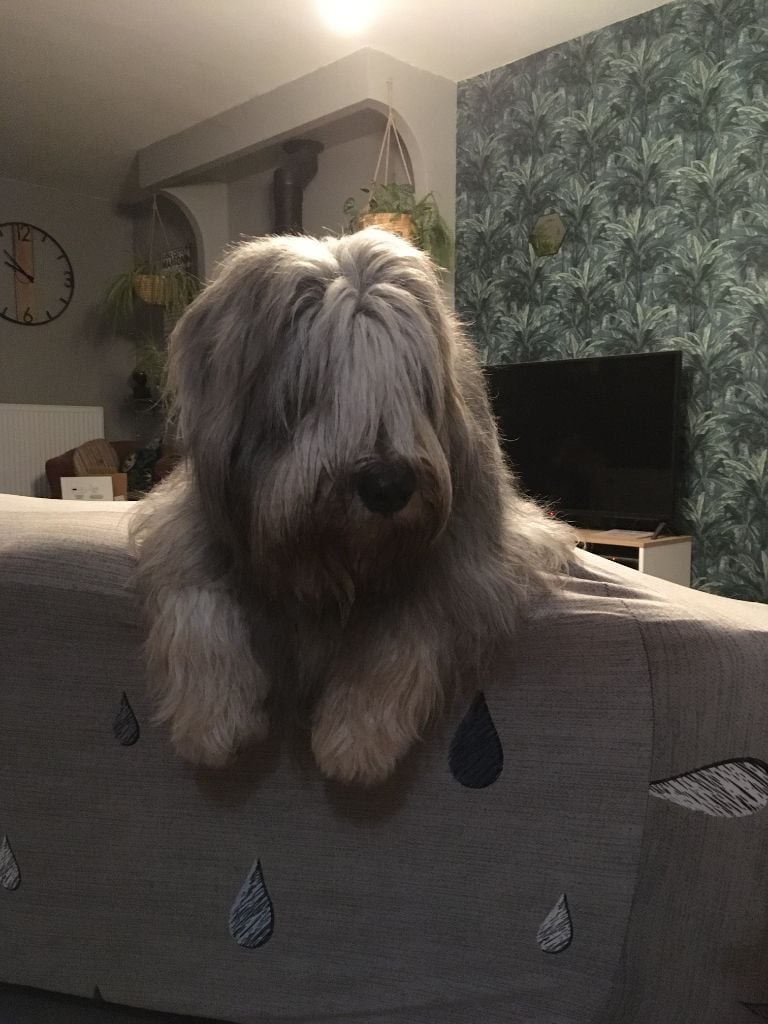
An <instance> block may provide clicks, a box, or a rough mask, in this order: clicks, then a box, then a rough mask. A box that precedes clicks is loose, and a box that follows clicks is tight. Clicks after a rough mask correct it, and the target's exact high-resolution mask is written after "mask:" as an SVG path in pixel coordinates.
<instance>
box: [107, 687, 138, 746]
mask: <svg viewBox="0 0 768 1024" xmlns="http://www.w3.org/2000/svg"><path fill="white" fill-rule="evenodd" d="M112 732H113V734H114V737H115V739H116V740H117V742H118V743H120V744H122V746H124V747H131V746H133V744H134V743H136V741H137V740H138V738H139V735H140V732H141V730H140V729H139V723H138V721H137V720H136V715H134V713H133V708H132V707H131V705H130V702H129V700H128V696H127V694H125V693H123V696H122V699H121V701H120V707H119V708H118V711H117V715H116V716H115V720H114V722H113V723H112Z"/></svg>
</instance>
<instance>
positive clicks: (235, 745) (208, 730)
mask: <svg viewBox="0 0 768 1024" xmlns="http://www.w3.org/2000/svg"><path fill="white" fill-rule="evenodd" d="M268 732H269V717H268V715H267V713H266V712H265V711H264V710H263V709H260V710H259V711H258V712H257V713H255V714H254V716H253V718H252V719H250V720H249V721H248V723H247V725H246V723H242V722H240V723H237V725H236V726H232V725H229V727H227V728H224V727H223V726H221V725H220V726H219V727H218V728H216V727H215V726H214V725H213V724H212V723H211V722H207V723H206V722H203V723H201V725H200V726H199V727H198V728H196V729H192V728H189V727H188V728H186V729H182V728H181V727H180V726H178V725H176V726H175V727H174V728H172V730H171V742H172V744H173V748H174V750H175V751H176V753H177V754H178V755H179V757H182V758H183V759H184V760H185V761H189V762H190V763H191V764H196V765H200V766H201V767H205V768H225V767H226V766H227V765H228V764H230V763H231V762H232V761H234V759H235V758H236V757H237V754H238V753H239V751H240V750H241V749H242V748H243V747H245V746H248V745H249V744H251V743H259V742H261V741H262V740H263V739H265V738H266V736H267V733H268Z"/></svg>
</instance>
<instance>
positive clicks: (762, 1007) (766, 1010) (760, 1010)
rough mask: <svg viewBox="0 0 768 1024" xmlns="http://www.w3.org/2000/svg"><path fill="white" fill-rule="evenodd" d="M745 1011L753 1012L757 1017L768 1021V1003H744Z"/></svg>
mask: <svg viewBox="0 0 768 1024" xmlns="http://www.w3.org/2000/svg"><path fill="white" fill-rule="evenodd" d="M741 1005H742V1006H743V1007H744V1008H745V1009H747V1010H751V1011H752V1013H754V1015H755V1016H756V1017H760V1018H762V1020H768V1003H742V1004H741Z"/></svg>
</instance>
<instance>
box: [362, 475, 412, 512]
mask: <svg viewBox="0 0 768 1024" xmlns="http://www.w3.org/2000/svg"><path fill="white" fill-rule="evenodd" d="M355 487H356V488H357V493H358V494H359V495H360V500H361V501H362V503H363V504H364V505H365V507H366V508H367V509H368V510H369V511H371V512H378V513H379V514H380V515H382V516H387V515H392V513H393V512H399V511H400V509H401V508H405V506H406V505H407V504H408V502H409V501H410V500H411V496H412V494H413V492H414V491H415V490H416V474H415V473H414V471H413V470H412V469H411V467H410V466H409V465H407V463H405V462H374V463H372V464H371V465H370V466H366V467H365V469H361V470H360V472H359V473H357V475H356V476H355Z"/></svg>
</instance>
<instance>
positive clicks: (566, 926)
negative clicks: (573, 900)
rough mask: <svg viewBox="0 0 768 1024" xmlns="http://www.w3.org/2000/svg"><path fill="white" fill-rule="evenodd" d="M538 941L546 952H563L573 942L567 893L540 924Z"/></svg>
mask: <svg viewBox="0 0 768 1024" xmlns="http://www.w3.org/2000/svg"><path fill="white" fill-rule="evenodd" d="M536 941H537V942H538V944H539V947H540V948H541V950H542V952H544V953H562V952H563V950H566V949H568V947H569V946H570V944H571V942H573V923H572V921H571V912H570V910H569V909H568V900H567V898H566V895H565V893H563V895H562V896H561V897H560V899H559V900H558V901H557V903H556V904H555V905H554V907H552V909H551V910H550V912H549V913H548V914H547V916H546V917H545V918H544V920H543V921H542V922H541V924H540V925H539V931H538V934H537V935H536Z"/></svg>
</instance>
